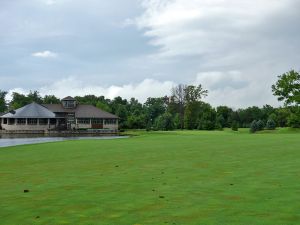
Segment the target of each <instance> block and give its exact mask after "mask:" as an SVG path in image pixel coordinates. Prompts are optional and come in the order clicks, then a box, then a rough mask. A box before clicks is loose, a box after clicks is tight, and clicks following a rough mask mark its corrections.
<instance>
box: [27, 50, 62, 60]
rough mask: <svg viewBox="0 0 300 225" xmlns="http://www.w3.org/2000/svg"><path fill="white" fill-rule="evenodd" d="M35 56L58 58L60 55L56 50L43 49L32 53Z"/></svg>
mask: <svg viewBox="0 0 300 225" xmlns="http://www.w3.org/2000/svg"><path fill="white" fill-rule="evenodd" d="M31 55H32V56H33V57H38V58H56V57H57V56H58V55H57V53H55V52H51V51H48V50H47V51H42V52H34V53H32V54H31Z"/></svg>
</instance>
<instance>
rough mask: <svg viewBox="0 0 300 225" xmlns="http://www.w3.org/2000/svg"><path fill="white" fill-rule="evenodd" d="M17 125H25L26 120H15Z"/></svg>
mask: <svg viewBox="0 0 300 225" xmlns="http://www.w3.org/2000/svg"><path fill="white" fill-rule="evenodd" d="M17 124H18V125H25V124H26V119H23V118H22V119H17Z"/></svg>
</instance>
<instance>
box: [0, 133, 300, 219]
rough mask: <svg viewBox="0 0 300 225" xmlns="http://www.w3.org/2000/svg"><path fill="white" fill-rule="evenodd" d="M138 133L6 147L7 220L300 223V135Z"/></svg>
mask: <svg viewBox="0 0 300 225" xmlns="http://www.w3.org/2000/svg"><path fill="white" fill-rule="evenodd" d="M135 133H137V132H135ZM138 134H139V135H140V136H135V137H132V138H129V139H118V140H81V141H66V142H60V143H49V144H36V145H26V146H18V147H10V148H2V149H0V160H1V162H0V220H1V221H0V223H1V224H5V225H10V224H12V225H16V224H20V225H31V224H34V225H38V224H47V225H49V224H86V225H94V224H105V225H110V224H112V225H119V224H195V225H196V224H197V225H198V224H205V225H209V224H216V225H221V224H222V225H226V224H228V225H229V224H230V225H234V224H236V225H243V224H247V225H248V224H249V225H253V224H258V225H264V224H270V225H276V224H278V225H288V224H300V214H299V212H300V204H299V202H300V167H299V165H300V136H299V135H300V133H299V132H297V131H290V130H277V131H274V132H271V133H263V134H254V135H251V134H249V133H248V131H246V130H241V131H240V132H231V131H228V130H227V131H224V132H220V131H214V132H202V131H201V132H198V131H197V132H196V131H182V132H181V131H175V132H153V133H146V132H142V131H140V132H139V133H138ZM24 190H28V191H29V192H27V193H24Z"/></svg>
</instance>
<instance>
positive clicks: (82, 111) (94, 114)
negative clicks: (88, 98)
mask: <svg viewBox="0 0 300 225" xmlns="http://www.w3.org/2000/svg"><path fill="white" fill-rule="evenodd" d="M43 106H45V107H46V108H47V109H49V110H50V111H52V112H54V113H75V117H77V118H103V119H117V118H118V117H117V116H116V115H113V114H111V113H108V112H105V111H103V110H101V109H98V108H97V107H95V106H93V105H82V104H79V105H77V106H76V108H74V109H66V108H64V107H63V106H62V105H61V104H44V105H43Z"/></svg>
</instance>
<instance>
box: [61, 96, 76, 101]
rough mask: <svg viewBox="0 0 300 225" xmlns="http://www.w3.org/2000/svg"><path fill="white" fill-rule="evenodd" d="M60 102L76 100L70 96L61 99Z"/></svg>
mask: <svg viewBox="0 0 300 225" xmlns="http://www.w3.org/2000/svg"><path fill="white" fill-rule="evenodd" d="M62 100H69V101H74V100H76V99H75V98H73V97H71V96H67V97H65V98H63V99H62Z"/></svg>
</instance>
